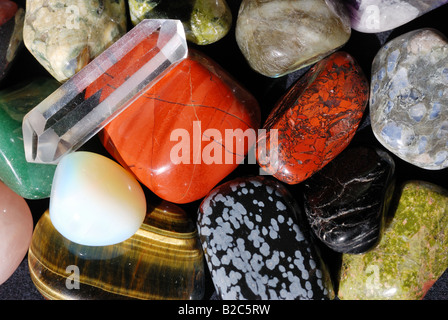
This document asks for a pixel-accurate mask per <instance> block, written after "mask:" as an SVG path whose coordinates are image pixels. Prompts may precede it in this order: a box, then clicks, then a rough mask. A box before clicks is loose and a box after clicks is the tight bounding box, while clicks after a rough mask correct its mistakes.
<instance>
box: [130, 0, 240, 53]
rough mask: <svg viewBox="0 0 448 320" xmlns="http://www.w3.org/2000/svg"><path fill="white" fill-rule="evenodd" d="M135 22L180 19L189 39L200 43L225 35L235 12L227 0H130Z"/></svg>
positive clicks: (214, 40)
mask: <svg viewBox="0 0 448 320" xmlns="http://www.w3.org/2000/svg"><path fill="white" fill-rule="evenodd" d="M129 13H130V17H131V21H132V23H133V24H134V25H137V24H138V23H139V22H140V21H142V20H143V19H180V21H181V22H182V24H183V25H184V29H185V34H186V37H187V40H188V41H191V42H193V43H196V44H199V45H207V44H211V43H214V42H216V41H218V40H220V39H221V38H223V37H224V36H225V35H226V34H227V33H228V32H229V30H230V28H231V26H232V12H231V11H230V8H229V6H228V5H227V2H226V1H225V0H176V1H172V0H157V1H154V0H129Z"/></svg>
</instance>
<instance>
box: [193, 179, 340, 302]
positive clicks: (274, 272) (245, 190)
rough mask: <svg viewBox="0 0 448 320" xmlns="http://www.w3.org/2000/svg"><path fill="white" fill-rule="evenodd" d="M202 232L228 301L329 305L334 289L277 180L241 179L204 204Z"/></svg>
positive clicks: (298, 214) (218, 285)
mask: <svg viewBox="0 0 448 320" xmlns="http://www.w3.org/2000/svg"><path fill="white" fill-rule="evenodd" d="M198 230H199V236H200V239H201V243H202V246H203V249H204V253H205V257H206V261H207V264H208V267H209V270H210V273H211V276H212V279H213V283H214V285H215V288H216V291H217V293H218V295H219V297H220V298H222V299H224V300H246V299H249V300H325V299H328V298H332V297H333V294H334V292H333V287H332V283H331V281H330V279H329V274H328V272H327V269H326V268H325V266H324V265H323V264H322V263H321V260H320V257H319V255H318V253H317V251H316V248H315V247H314V245H313V243H312V242H311V238H310V234H309V233H308V229H307V225H306V223H305V222H304V221H303V219H302V218H301V212H300V209H299V206H298V204H297V202H296V201H295V200H294V199H293V198H292V196H291V194H290V193H289V191H288V190H287V189H286V188H285V186H283V185H282V184H281V183H280V182H278V181H277V180H275V179H272V178H267V177H263V176H255V177H247V178H237V179H234V180H232V181H229V182H226V183H224V184H222V185H220V186H218V187H216V188H215V189H213V191H212V192H210V194H209V195H208V196H207V197H206V198H205V199H204V200H203V201H202V203H201V205H200V207H199V214H198Z"/></svg>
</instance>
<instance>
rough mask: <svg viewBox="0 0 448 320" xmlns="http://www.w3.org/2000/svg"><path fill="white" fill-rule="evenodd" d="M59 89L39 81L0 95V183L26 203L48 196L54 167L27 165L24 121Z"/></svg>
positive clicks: (50, 81) (51, 80)
mask: <svg viewBox="0 0 448 320" xmlns="http://www.w3.org/2000/svg"><path fill="white" fill-rule="evenodd" d="M58 87H59V83H58V82H57V81H56V80H54V79H49V78H39V79H34V80H33V81H32V82H30V83H28V84H26V85H21V86H20V87H12V88H8V89H5V90H2V91H0V152H1V154H2V157H0V180H2V181H3V182H4V183H5V184H6V185H7V186H8V187H9V188H11V189H12V190H13V191H14V192H16V193H17V194H19V195H20V196H22V197H23V198H26V199H43V198H48V197H49V196H50V191H51V184H52V180H53V175H54V171H55V169H56V166H55V165H47V164H35V163H29V162H27V161H26V158H25V150H24V145H23V134H22V121H23V117H24V116H25V115H26V114H27V113H28V112H29V111H30V110H31V109H32V108H34V107H35V106H36V104H38V103H39V102H40V101H42V100H43V99H45V98H46V97H47V96H48V95H50V94H51V93H52V92H53V91H54V90H56V89H57V88H58Z"/></svg>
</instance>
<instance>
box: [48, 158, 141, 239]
mask: <svg viewBox="0 0 448 320" xmlns="http://www.w3.org/2000/svg"><path fill="white" fill-rule="evenodd" d="M145 215H146V197H145V194H144V192H143V189H142V187H141V186H140V184H139V183H138V182H137V180H136V179H135V178H134V176H132V175H131V174H130V173H129V172H128V171H127V170H125V169H124V168H123V167H121V166H120V165H119V164H118V163H116V162H115V161H113V160H111V159H109V158H106V157H104V156H102V155H99V154H96V153H93V152H85V151H78V152H74V153H71V154H68V155H66V156H64V157H63V158H62V160H61V161H60V162H59V163H58V165H57V167H56V171H55V173H54V179H53V185H52V187H51V197H50V218H51V222H52V224H53V225H54V227H55V228H56V230H58V231H59V232H60V233H61V234H62V235H63V236H64V237H65V238H67V239H69V240H70V241H72V242H75V243H78V244H82V245H88V246H107V245H112V244H116V243H119V242H122V241H124V240H126V239H128V238H130V237H131V236H132V235H133V234H134V233H135V232H137V230H138V229H139V228H140V226H141V224H142V223H143V220H144V218H145Z"/></svg>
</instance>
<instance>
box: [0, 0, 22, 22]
mask: <svg viewBox="0 0 448 320" xmlns="http://www.w3.org/2000/svg"><path fill="white" fill-rule="evenodd" d="M17 10H18V6H17V4H16V3H15V2H12V1H9V0H0V26H1V25H3V24H4V23H5V22H7V21H8V20H9V19H11V18H12V17H14V15H15V14H16V12H17Z"/></svg>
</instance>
